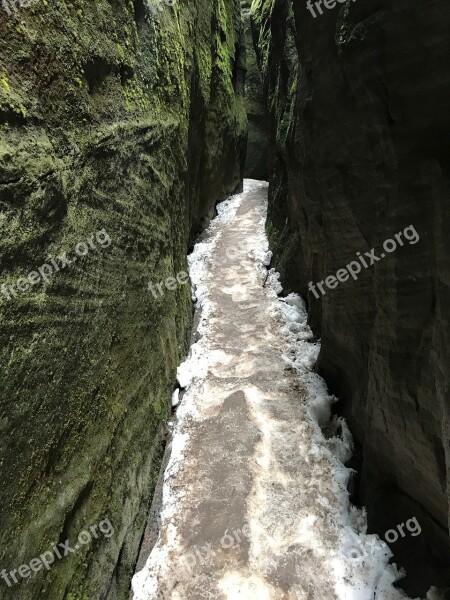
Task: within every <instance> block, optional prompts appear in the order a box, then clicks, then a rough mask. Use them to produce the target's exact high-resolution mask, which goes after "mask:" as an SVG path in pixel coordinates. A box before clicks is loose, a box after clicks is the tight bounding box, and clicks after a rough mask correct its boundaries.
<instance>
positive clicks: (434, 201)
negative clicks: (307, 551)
mask: <svg viewBox="0 0 450 600" xmlns="http://www.w3.org/2000/svg"><path fill="white" fill-rule="evenodd" d="M327 4H332V3H327ZM321 12H322V14H320V12H319V11H318V9H317V8H316V9H315V17H314V16H313V14H311V12H310V11H309V10H308V8H307V5H306V2H304V1H302V2H296V1H291V0H264V1H263V0H255V2H254V4H253V17H252V19H253V28H254V34H255V37H256V39H257V47H258V53H259V61H260V65H261V68H262V70H263V75H264V87H265V95H266V101H267V106H268V110H269V114H270V124H269V126H270V132H269V138H270V142H269V146H270V158H269V163H270V183H271V188H270V208H269V223H268V233H269V235H270V239H271V243H272V246H273V248H274V252H275V262H276V267H277V268H278V269H280V270H281V272H282V275H283V279H284V282H285V284H286V286H287V288H291V289H294V290H299V291H301V293H302V294H303V295H304V297H305V298H307V299H308V305H309V311H310V318H311V324H312V326H313V328H314V330H315V332H316V334H317V335H318V336H320V337H321V338H322V352H321V356H320V361H319V365H320V372H321V374H322V375H323V376H324V377H325V378H326V380H327V381H328V383H329V385H330V387H331V389H332V390H333V391H334V392H335V393H336V394H337V395H338V396H339V397H340V399H341V402H340V408H339V409H338V410H341V411H342V412H343V413H344V414H345V416H346V417H347V418H348V421H349V423H350V426H351V428H352V431H353V433H354V435H355V437H356V440H357V442H358V444H359V451H358V455H357V456H356V459H359V460H356V462H355V466H357V467H358V468H359V470H360V473H361V481H360V487H359V492H360V493H359V497H356V500H360V501H362V502H364V503H365V504H366V505H367V506H368V508H369V523H370V527H371V529H372V530H376V531H378V532H379V533H381V534H383V532H385V531H386V529H388V528H389V527H391V526H393V525H395V524H396V523H401V522H404V521H405V520H406V519H407V518H410V517H412V516H413V515H414V516H416V517H417V518H418V520H419V522H420V523H421V524H422V530H423V533H422V534H421V535H420V536H417V537H416V538H414V539H408V540H407V543H406V545H405V546H404V548H403V549H402V548H401V545H400V544H399V545H397V546H395V547H394V546H393V547H392V549H393V551H394V555H395V560H397V561H398V562H399V563H400V564H404V565H405V566H406V567H407V568H408V579H407V581H406V584H405V587H406V589H408V590H409V591H410V592H412V593H424V591H425V590H426V589H427V585H428V584H430V583H433V582H434V583H436V584H438V583H439V584H441V585H445V584H446V585H449V575H448V574H449V572H450V569H449V565H450V557H449V553H448V509H449V492H450V489H449V485H450V477H449V475H450V472H449V469H450V437H449V432H450V429H449V422H450V421H449V419H450V393H449V385H448V381H449V359H450V355H449V347H450V340H449V315H450V302H449V300H450V287H449V285H450V268H449V266H450V265H449V238H450V236H449V231H450V208H449V207H450V204H449V196H450V181H449V175H450V173H449V157H450V151H449V148H450V147H449V139H450V137H449V133H450V112H449V109H448V106H449V99H450V73H449V70H448V67H447V65H448V64H449V62H450V5H449V4H448V2H445V1H444V0H438V1H437V2H435V1H433V2H432V1H431V0H427V1H426V2H422V3H419V4H417V3H416V2H413V1H412V0H399V1H397V2H395V3H392V2H390V1H389V2H388V1H387V0H369V1H367V2H366V1H364V2H363V1H357V2H350V1H348V2H344V3H335V4H334V7H333V8H326V7H325V6H324V5H322V8H321ZM410 225H412V226H413V227H414V228H415V230H416V231H417V233H418V234H419V236H420V241H419V242H418V243H414V244H410V243H405V244H404V245H403V247H400V246H399V247H398V248H397V250H396V251H395V252H393V253H392V254H389V255H387V256H386V257H385V258H384V259H382V260H380V261H377V262H375V264H374V265H373V266H371V267H370V268H367V269H362V271H361V273H360V275H359V276H358V279H357V281H354V280H353V279H350V280H349V281H346V282H345V283H339V285H338V286H337V287H336V286H335V288H334V289H330V288H328V287H325V288H324V289H325V291H326V294H325V295H321V294H318V295H319V298H316V296H315V295H314V293H313V292H312V291H310V290H309V288H308V283H309V282H310V281H312V282H314V283H316V282H320V281H323V280H325V278H326V277H327V276H329V275H336V272H337V271H338V270H339V269H341V268H343V267H345V265H346V264H348V263H349V262H350V261H353V260H359V259H358V257H357V254H356V253H357V252H360V253H361V254H362V255H363V256H364V252H366V251H369V252H370V250H371V248H376V249H377V251H378V253H377V256H380V248H381V247H382V244H383V242H384V241H385V240H386V239H388V238H393V237H394V236H395V234H396V233H398V232H400V231H404V230H405V228H406V227H408V226H410ZM330 283H331V282H330ZM332 285H334V283H332Z"/></svg>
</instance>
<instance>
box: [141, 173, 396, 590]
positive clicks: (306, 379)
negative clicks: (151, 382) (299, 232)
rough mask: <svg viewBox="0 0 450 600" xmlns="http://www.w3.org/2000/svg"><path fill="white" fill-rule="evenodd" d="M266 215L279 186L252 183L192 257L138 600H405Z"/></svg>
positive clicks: (226, 206)
mask: <svg viewBox="0 0 450 600" xmlns="http://www.w3.org/2000/svg"><path fill="white" fill-rule="evenodd" d="M266 204H267V184H266V183H264V182H258V181H254V180H246V181H245V187H244V192H243V193H242V194H239V195H237V196H234V197H232V198H230V199H229V200H227V201H226V202H224V203H222V204H221V205H220V206H219V207H218V211H219V216H218V217H217V218H216V219H215V220H214V221H213V222H212V224H211V226H210V227H209V229H208V230H207V231H206V232H205V234H204V235H203V237H202V239H201V241H200V242H199V243H198V244H197V245H196V247H195V250H194V252H193V254H192V255H191V256H190V270H191V277H192V279H193V282H194V283H195V286H196V289H195V293H196V295H197V298H198V308H197V310H198V311H200V313H199V325H198V335H197V341H196V342H195V343H194V344H193V346H192V348H191V352H190V356H189V358H188V359H187V361H186V362H185V363H184V364H182V365H181V366H180V368H179V371H178V379H179V382H180V385H181V387H182V388H184V389H185V393H184V395H183V397H182V400H181V403H180V405H179V408H178V412H177V420H176V423H175V426H174V431H173V438H172V445H171V456H170V461H169V464H168V466H167V469H166V471H165V475H164V488H163V496H164V497H163V503H162V509H161V525H160V532H159V537H158V540H157V542H156V545H155V546H154V548H153V550H152V552H151V554H150V556H149V558H148V560H147V564H146V566H145V567H144V568H143V569H142V570H141V571H140V572H139V573H137V574H136V575H135V577H134V579H133V593H134V600H149V599H150V598H173V599H180V600H181V599H182V600H191V599H192V600H194V599H195V600H202V599H207V598H208V599H216V598H217V599H219V598H220V599H223V598H226V599H230V600H234V599H236V598H245V599H250V600H265V599H267V600H268V599H284V598H286V599H294V598H298V599H302V600H307V599H309V600H311V599H317V600H335V599H344V598H345V599H348V600H374V599H375V600H376V599H378V600H381V599H383V600H394V599H399V598H404V597H405V596H404V594H403V592H401V591H399V590H397V589H395V588H394V587H393V585H392V584H393V582H394V581H395V580H396V579H397V578H398V573H397V571H396V570H395V567H394V566H391V565H389V564H388V560H389V557H390V556H391V553H390V551H389V549H388V547H387V546H386V544H384V542H382V541H381V540H380V539H379V538H378V537H377V536H374V535H367V534H366V533H365V530H366V520H365V514H364V512H363V511H361V510H359V509H356V508H355V507H352V506H351V505H350V504H349V501H348V493H347V483H348V478H349V476H350V471H349V470H348V469H346V468H345V467H344V462H345V461H346V460H348V458H349V457H350V455H351V449H352V440H351V435H350V433H349V431H348V430H347V427H346V424H345V422H344V421H343V420H341V419H337V418H333V419H332V418H331V405H332V403H333V402H334V398H332V397H330V396H329V394H328V392H327V389H326V384H325V382H324V381H323V380H322V379H321V378H320V377H319V376H318V375H317V374H316V373H315V372H314V364H315V361H316V359H317V355H318V351H319V344H318V343H317V341H315V340H314V339H313V336H312V333H311V331H310V329H309V327H308V325H307V314H306V310H305V306H304V303H303V300H302V299H301V298H300V297H299V296H297V295H294V294H291V295H289V296H285V297H282V296H280V293H281V291H282V288H281V285H280V283H279V281H278V274H277V273H275V272H274V271H273V269H270V270H269V271H268V270H267V268H268V265H269V264H270V252H268V244H267V239H266V235H265V230H264V225H265V219H266Z"/></svg>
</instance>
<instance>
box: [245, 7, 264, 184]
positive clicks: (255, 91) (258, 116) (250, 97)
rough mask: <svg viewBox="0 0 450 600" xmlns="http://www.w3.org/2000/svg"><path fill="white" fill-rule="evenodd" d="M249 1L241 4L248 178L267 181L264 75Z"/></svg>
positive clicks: (246, 174) (246, 168) (246, 172)
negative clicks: (255, 39) (260, 64)
mask: <svg viewBox="0 0 450 600" xmlns="http://www.w3.org/2000/svg"><path fill="white" fill-rule="evenodd" d="M250 4H251V2H250V1H249V0H242V2H241V6H242V16H243V21H244V39H245V49H246V59H247V60H246V78H245V108H246V110H247V115H248V143H247V154H246V160H245V172H244V175H245V177H248V178H249V179H260V180H263V181H267V178H268V176H269V173H268V139H267V116H266V109H265V101H264V94H263V87H262V81H261V73H260V70H259V67H258V63H257V59H256V51H255V48H254V45H253V37H252V31H251V25H250Z"/></svg>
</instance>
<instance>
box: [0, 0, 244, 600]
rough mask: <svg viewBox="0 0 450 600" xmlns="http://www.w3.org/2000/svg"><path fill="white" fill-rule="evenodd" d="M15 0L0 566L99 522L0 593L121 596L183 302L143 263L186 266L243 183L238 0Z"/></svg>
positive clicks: (1, 323) (5, 240)
mask: <svg viewBox="0 0 450 600" xmlns="http://www.w3.org/2000/svg"><path fill="white" fill-rule="evenodd" d="M5 1H6V0H5ZM15 4H16V9H15V10H13V9H11V10H10V14H9V15H8V14H7V12H6V10H4V9H3V8H2V7H1V6H0V260H1V280H0V285H2V284H5V285H6V286H7V287H6V288H5V287H3V288H2V292H1V293H0V319H1V320H0V346H1V362H0V429H1V435H0V458H1V462H0V485H1V489H2V494H1V496H0V570H1V569H6V571H7V572H9V571H11V570H12V569H17V568H18V567H19V566H20V565H22V564H29V563H30V561H31V559H33V558H35V557H38V556H39V555H41V554H42V553H43V552H45V551H48V550H51V549H52V546H51V544H52V543H57V542H59V541H62V542H64V541H65V540H66V539H69V540H70V541H71V542H72V544H74V542H75V541H76V539H77V535H78V534H79V533H80V532H81V531H84V530H86V529H87V530H88V529H89V527H90V526H91V525H95V524H98V523H99V521H100V520H101V519H102V518H104V517H107V518H108V519H109V520H110V522H111V524H112V526H113V528H114V534H113V535H112V536H111V537H109V538H107V537H106V536H104V535H101V536H100V537H99V539H93V540H92V542H91V543H88V544H86V545H84V546H82V547H81V548H80V549H79V550H78V551H77V552H76V553H74V554H70V555H69V556H67V557H65V558H63V559H61V560H56V561H55V564H54V565H53V567H52V568H51V570H49V571H47V570H45V569H40V570H39V571H38V572H36V573H35V574H33V576H32V577H31V578H30V579H28V580H26V581H25V580H22V578H21V577H19V576H18V575H17V574H16V577H19V581H21V583H19V584H17V585H14V586H12V587H8V586H7V583H6V581H5V580H4V579H1V580H0V586H1V591H0V596H1V597H2V598H5V599H9V598H14V599H16V598H19V597H20V598H21V600H28V599H38V598H39V599H40V600H42V599H49V600H50V599H51V600H59V599H67V600H88V599H89V600H96V599H104V598H108V599H109V600H112V599H124V598H127V596H128V586H129V583H130V578H131V574H132V572H133V565H134V561H135V559H136V556H137V552H138V548H139V543H140V538H141V535H142V533H143V530H144V527H145V523H146V519H147V510H148V507H149V502H150V500H151V497H152V493H153V488H154V485H155V478H156V476H157V473H158V469H159V465H160V459H161V452H162V446H163V434H164V422H165V420H166V419H167V417H168V415H169V413H170V407H169V399H170V393H171V391H172V386H173V383H174V378H175V370H176V366H177V364H178V362H179V360H180V358H181V357H182V355H183V353H184V352H185V350H186V346H187V342H188V338H189V327H190V323H191V317H192V309H191V301H190V291H189V288H188V286H187V285H176V286H175V288H176V289H173V288H172V290H171V291H169V290H167V291H166V293H165V295H164V296H162V297H160V298H158V299H156V298H154V297H153V295H152V294H151V293H150V292H149V291H148V290H147V283H148V281H149V280H152V281H153V282H154V283H158V282H160V281H162V280H165V279H166V278H167V277H173V276H174V275H176V274H177V273H179V272H181V271H184V270H185V269H186V261H185V256H186V251H187V248H188V246H189V244H190V242H191V240H192V237H193V236H194V235H195V233H196V232H197V231H198V230H199V229H200V228H201V227H202V224H203V223H204V220H205V219H207V218H208V217H209V216H211V215H212V213H213V209H214V204H215V202H217V201H219V200H221V199H223V198H224V197H225V196H226V195H228V194H230V193H232V192H233V191H235V190H236V189H238V188H240V186H241V184H242V170H243V159H244V153H245V143H246V126H247V123H246V116H245V109H244V105H243V95H242V92H243V89H242V85H243V84H242V68H243V65H242V53H243V45H242V31H241V20H240V5H239V2H237V0H236V1H234V0H229V1H225V2H224V1H221V0H217V1H216V0H214V1H212V2H211V0H193V1H192V2H190V3H189V4H187V3H185V2H179V3H178V2H167V3H165V2H159V4H158V2H156V1H153V2H150V8H147V7H146V4H147V3H144V2H143V0H135V1H134V2H123V1H120V0H111V1H106V0H97V1H96V2H83V1H82V0H76V1H75V2H66V1H59V2H53V1H51V2H48V3H47V2H34V3H30V2H27V3H25V2H24V3H23V4H29V6H28V7H26V8H25V7H20V5H19V3H18V2H16V3H15ZM166 4H173V5H174V6H173V7H169V6H167V5H166ZM8 7H9V8H11V2H10V3H9V4H8ZM151 7H153V8H152V9H151ZM101 230H104V231H103V233H102V234H100V235H98V233H97V232H99V231H101ZM92 235H94V238H92V237H91V236H92ZM89 238H90V239H91V241H90V242H89V247H88V252H87V253H86V255H85V256H83V257H81V256H79V257H77V261H76V263H72V264H70V265H67V266H66V267H65V268H64V269H63V268H61V269H60V271H59V272H55V270H54V272H53V275H52V276H49V277H47V282H42V280H41V282H40V283H38V284H36V283H35V284H33V285H31V284H29V285H28V289H26V283H27V282H26V281H21V283H20V286H21V287H22V291H18V290H17V281H18V279H19V278H27V276H28V274H29V273H30V272H32V271H37V269H38V268H39V267H41V266H42V265H43V264H44V263H49V261H50V260H51V257H53V258H56V257H57V256H58V255H60V254H62V253H64V252H67V257H68V258H69V260H73V259H74V258H75V256H76V254H75V247H76V246H77V244H78V243H80V242H85V243H87V240H88V239H89ZM80 249H81V252H84V250H85V248H84V246H81V247H80ZM56 264H57V265H58V264H60V263H59V262H58V259H57V263H56ZM32 277H33V276H32ZM171 285H172V284H171ZM11 286H14V290H15V292H14V293H12V292H11ZM8 295H9V296H10V299H8Z"/></svg>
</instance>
